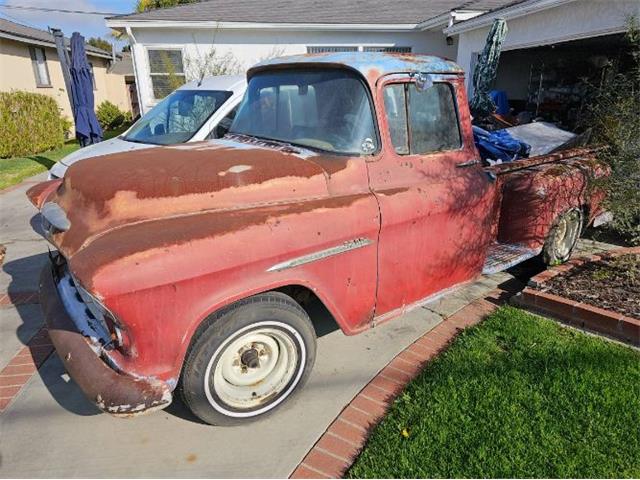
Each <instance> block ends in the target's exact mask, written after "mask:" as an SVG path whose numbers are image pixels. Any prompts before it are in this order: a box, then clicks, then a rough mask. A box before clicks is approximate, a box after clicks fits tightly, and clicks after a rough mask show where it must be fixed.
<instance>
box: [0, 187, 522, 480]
mask: <svg viewBox="0 0 640 480" xmlns="http://www.w3.org/2000/svg"><path fill="white" fill-rule="evenodd" d="M26 188H27V186H21V187H18V188H17V189H14V190H12V191H10V192H8V193H4V194H3V193H0V204H1V208H0V225H1V226H2V231H1V233H0V243H3V244H5V245H6V246H7V257H6V259H5V264H4V265H3V268H2V272H1V273H0V288H2V290H0V297H2V295H3V293H4V292H6V291H9V292H10V294H11V293H13V294H14V295H15V294H16V293H19V292H26V291H33V290H35V289H36V288H37V276H38V272H39V270H40V268H41V267H42V265H43V263H44V262H45V261H46V253H45V252H46V251H47V247H46V244H45V242H44V241H43V240H42V239H41V238H39V237H38V236H37V234H35V233H34V232H33V231H32V227H31V224H33V225H37V223H38V221H37V219H34V218H33V217H34V213H35V211H34V209H33V208H32V207H31V206H30V205H29V204H28V202H27V200H26V198H25V196H24V191H25V190H26ZM512 278H513V277H512V276H511V275H510V274H508V273H500V274H496V275H492V276H489V277H482V278H481V279H480V280H479V281H478V282H476V283H474V284H472V285H469V286H467V287H465V288H464V289H462V290H459V291H457V292H455V293H452V294H450V295H448V296H446V297H443V298H440V299H439V300H437V301H434V302H431V303H430V304H428V305H427V306H425V307H422V308H419V309H417V310H414V311H413V312H410V313H408V314H406V315H404V316H403V317H401V318H399V319H396V320H394V321H392V322H390V323H387V324H384V325H382V326H379V327H376V328H375V329H372V330H370V331H367V332H365V333H363V334H361V335H358V336H354V337H346V336H344V335H343V334H342V333H341V332H340V331H339V330H337V329H336V328H335V326H334V325H333V324H332V323H331V322H330V321H329V320H328V319H327V318H324V319H323V320H322V321H321V325H320V327H319V328H318V330H319V332H320V334H319V335H320V336H319V339H318V356H317V361H316V365H315V368H314V370H313V373H312V375H311V377H310V380H309V382H308V384H307V385H306V387H305V388H304V389H303V390H302V391H301V392H300V394H299V395H298V396H297V397H296V398H295V399H293V400H292V401H291V402H289V403H287V404H286V405H285V406H284V407H283V408H282V409H281V410H279V411H277V412H276V413H274V414H273V415H272V416H270V417H269V418H267V419H265V420H262V421H258V422H255V423H252V424H250V425H246V426H242V427H232V428H221V427H212V426H209V425H204V424H202V423H200V422H199V421H198V420H197V419H195V418H194V417H193V416H192V415H190V414H189V412H188V411H187V410H186V408H185V407H184V406H183V405H182V404H181V402H180V401H179V400H176V401H175V402H174V404H173V405H171V406H170V407H169V408H168V409H167V410H164V411H161V412H158V413H154V414H151V415H147V416H143V417H138V418H134V419H116V418H113V417H111V416H108V415H106V414H102V413H100V412H99V411H98V410H97V409H96V408H95V407H93V406H92V405H91V404H90V403H89V402H87V401H86V400H85V398H84V397H83V395H82V394H81V392H80V391H79V390H78V388H77V387H76V385H75V384H74V383H73V381H71V380H70V379H69V377H68V376H67V375H66V374H65V373H64V369H63V367H62V364H61V362H60V361H59V360H58V358H57V357H56V356H55V355H53V356H51V357H50V358H49V359H48V360H47V361H46V362H45V363H44V364H43V365H42V367H41V368H40V369H39V370H38V371H37V373H36V374H34V375H33V377H31V379H30V380H29V381H28V382H27V383H26V385H25V386H24V387H23V388H22V390H21V391H20V393H19V394H18V395H17V397H16V398H14V400H13V401H12V402H11V403H10V404H9V406H8V407H7V409H6V410H5V411H4V413H2V414H1V415H0V432H1V433H0V435H1V436H0V454H1V458H0V462H1V463H0V476H2V477H141V476H143V477H231V478H236V477H268V478H272V477H286V476H288V475H289V474H290V473H291V472H292V471H293V470H294V469H295V467H296V466H297V465H298V463H299V462H300V461H301V460H302V458H303V457H304V456H305V454H306V453H307V452H308V451H309V449H310V448H311V447H312V446H313V445H314V443H315V442H316V441H317V440H318V438H319V437H320V436H321V435H322V433H323V432H324V431H325V430H326V428H327V426H328V425H329V424H330V423H331V422H332V420H333V419H334V418H335V417H336V416H337V415H338V414H339V413H340V411H341V410H342V409H343V408H344V406H345V405H347V404H348V403H349V401H350V400H351V399H352V398H353V397H354V396H355V395H356V394H357V393H358V392H359V391H360V390H361V389H362V388H363V387H364V386H365V385H366V384H367V383H368V382H369V381H370V380H371V379H372V378H373V377H374V376H375V375H376V373H377V372H379V371H380V370H381V369H382V368H383V367H384V366H385V365H386V364H387V363H388V362H389V361H390V360H391V359H392V358H393V357H394V356H395V355H397V354H398V353H399V352H401V351H402V350H403V349H404V348H406V347H407V346H408V345H410V344H411V343H412V342H413V341H415V340H416V339H417V338H418V337H420V336H422V335H424V334H425V333H426V332H428V331H429V330H431V329H432V328H434V327H435V326H436V325H438V324H439V323H440V322H442V321H446V318H447V317H448V316H450V315H452V314H453V313H455V312H456V311H458V310H459V309H461V308H462V307H464V306H466V305H467V304H468V303H470V302H471V301H473V300H475V299H477V298H480V297H483V296H484V295H485V294H486V293H488V292H489V291H490V290H492V289H494V288H495V287H496V286H497V285H498V284H501V283H503V282H506V281H509V280H511V279H512ZM318 315H319V316H320V317H322V316H323V312H320V311H319V312H318ZM41 322H42V319H41V314H40V311H39V306H38V305H37V304H27V305H20V306H18V307H16V306H0V335H1V337H0V362H1V363H0V370H1V369H2V367H4V366H5V365H6V364H7V363H8V361H9V360H10V359H11V358H12V357H13V355H15V353H16V352H17V351H18V350H19V349H20V348H22V346H23V345H24V344H26V343H27V342H28V341H29V339H30V338H31V337H32V336H33V335H34V334H35V333H36V332H37V331H38V329H39V327H40V325H41Z"/></svg>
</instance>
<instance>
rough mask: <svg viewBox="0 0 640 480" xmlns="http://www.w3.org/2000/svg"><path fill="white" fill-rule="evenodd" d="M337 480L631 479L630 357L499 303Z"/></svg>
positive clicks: (399, 403) (634, 473)
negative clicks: (344, 478)
mask: <svg viewBox="0 0 640 480" xmlns="http://www.w3.org/2000/svg"><path fill="white" fill-rule="evenodd" d="M403 431H404V434H403ZM348 475H349V476H350V477H352V478H357V477H376V478H393V477H401V478H407V477H412V478H413V477H417V478H421V477H427V478H428V477H431V478H433V477H440V478H447V477H449V478H451V477H454V478H455V477H462V478H469V477H475V478H486V477H493V478H509V477H538V478H545V477H551V478H555V477H565V478H566V477H569V478H584V477H600V478H610V477H636V478H638V477H640V352H638V351H637V350H633V349H631V348H627V347H623V346H620V345H618V344H615V343H612V342H608V341H605V340H602V339H599V338H596V337H593V336H588V335H585V334H582V333H578V332H576V331H573V330H569V329H566V328H562V327H560V326H559V325H557V324H556V323H554V322H552V321H550V320H545V319H542V318H540V317H536V316H533V315H530V314H528V313H526V312H523V311H521V310H518V309H515V308H512V307H503V308H501V309H500V310H498V311H497V312H496V313H495V314H493V315H492V316H490V317H489V318H488V319H486V320H485V321H484V322H483V323H482V324H480V325H479V326H477V327H475V328H473V329H470V330H467V331H465V332H463V333H462V334H461V335H460V336H459V337H458V339H457V340H456V341H455V342H454V344H453V345H452V346H451V347H450V348H449V349H448V350H447V351H446V352H445V353H444V354H443V355H441V356H440V357H439V358H437V359H436V360H435V361H434V362H432V363H431V364H430V365H429V366H428V367H427V368H426V369H425V370H424V371H423V372H422V373H421V374H420V376H419V377H418V378H416V379H415V380H414V381H413V382H412V383H411V384H410V385H409V386H408V387H407V389H406V391H405V393H404V394H403V395H402V396H401V397H400V398H398V400H396V402H395V404H394V405H393V407H392V408H391V411H390V413H389V415H388V416H387V417H386V418H385V419H384V420H383V421H382V423H380V425H378V427H376V428H375V429H374V431H373V434H372V436H371V438H370V439H369V442H368V444H367V445H366V447H365V449H364V451H363V453H362V455H361V456H360V457H359V458H358V460H357V461H356V463H355V464H354V466H353V467H352V468H351V470H350V471H349V472H348Z"/></svg>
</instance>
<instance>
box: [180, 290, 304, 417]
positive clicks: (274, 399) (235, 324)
mask: <svg viewBox="0 0 640 480" xmlns="http://www.w3.org/2000/svg"><path fill="white" fill-rule="evenodd" d="M314 360H315V333H314V330H313V326H312V324H311V321H310V320H309V317H308V316H307V314H306V312H305V311H304V310H303V309H302V308H301V307H300V305H298V304H297V303H296V302H295V301H294V300H293V299H292V298H291V297H288V296H287V295H284V294H282V293H279V292H269V293H265V294H261V295H256V296H254V297H250V298H248V299H246V300H243V301H241V302H238V303H236V304H234V305H232V306H231V307H229V308H226V309H224V310H223V311H221V312H219V313H218V314H216V315H214V316H212V317H211V318H210V319H208V320H207V321H206V322H205V324H204V325H203V326H202V327H201V328H200V329H199V330H198V333H197V334H196V336H195V337H194V339H193V341H192V345H191V347H190V349H189V352H188V354H187V359H186V360H185V365H184V368H183V373H182V378H181V392H182V397H183V399H184V401H185V403H186V404H187V406H188V407H189V408H190V409H191V410H192V412H193V413H194V414H195V415H196V416H197V417H199V418H200V419H201V420H203V421H204V422H206V423H210V424H213V425H235V424H238V423H244V422H249V421H252V420H257V419H258V418H262V417H264V416H265V415H267V414H268V413H270V412H272V411H273V410H274V409H276V408H277V407H279V406H280V405H281V404H283V403H284V402H286V401H287V400H288V399H289V398H291V396H292V395H293V394H294V393H295V391H297V390H298V389H299V388H300V387H301V386H302V385H303V384H304V383H305V381H306V379H307V378H308V376H309V374H310V372H311V368H312V366H313V363H314Z"/></svg>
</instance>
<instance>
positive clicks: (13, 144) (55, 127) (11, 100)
mask: <svg viewBox="0 0 640 480" xmlns="http://www.w3.org/2000/svg"><path fill="white" fill-rule="evenodd" d="M63 129H64V125H63V120H62V117H61V116H60V109H59V108H58V104H57V103H56V101H55V100H54V99H53V98H51V97H48V96H46V95H41V94H39V93H29V92H23V91H20V90H14V91H12V92H0V158H8V157H16V156H22V155H32V154H34V153H39V152H44V151H45V150H51V149H53V148H59V147H61V146H62V144H63V143H64V133H63V132H64V130H63Z"/></svg>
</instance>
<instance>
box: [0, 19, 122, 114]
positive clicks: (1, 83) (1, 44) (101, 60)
mask: <svg viewBox="0 0 640 480" xmlns="http://www.w3.org/2000/svg"><path fill="white" fill-rule="evenodd" d="M65 42H66V44H67V45H68V43H69V40H68V39H66V38H65ZM85 48H86V52H87V57H88V59H89V63H90V65H91V66H92V70H93V78H94V95H95V104H96V106H98V105H99V104H100V103H101V102H102V101H104V100H109V101H110V102H112V103H114V104H115V105H117V106H118V107H119V108H120V109H122V110H126V111H129V110H131V102H130V101H129V96H128V90H127V86H126V85H125V75H122V74H115V73H113V72H112V71H111V68H112V65H113V63H114V62H113V57H112V54H111V53H110V52H106V51H104V50H100V49H98V48H95V47H93V46H91V45H85ZM0 72H1V73H0V91H2V92H7V91H11V90H23V91H28V92H34V93H41V94H44V95H48V96H50V97H53V98H54V99H55V100H56V102H57V103H58V105H59V107H60V110H61V111H62V115H63V116H65V117H67V118H69V119H70V120H72V121H73V114H72V112H71V105H70V104H69V97H68V96H67V92H66V88H65V84H64V78H63V76H62V69H61V68H60V61H59V60H58V54H57V51H56V48H55V42H54V38H53V35H52V34H50V33H49V32H46V31H43V30H38V29H36V28H31V27H27V26H25V25H21V24H19V23H14V22H10V21H8V20H5V19H0Z"/></svg>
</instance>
